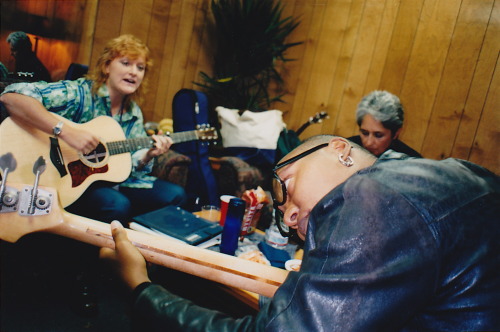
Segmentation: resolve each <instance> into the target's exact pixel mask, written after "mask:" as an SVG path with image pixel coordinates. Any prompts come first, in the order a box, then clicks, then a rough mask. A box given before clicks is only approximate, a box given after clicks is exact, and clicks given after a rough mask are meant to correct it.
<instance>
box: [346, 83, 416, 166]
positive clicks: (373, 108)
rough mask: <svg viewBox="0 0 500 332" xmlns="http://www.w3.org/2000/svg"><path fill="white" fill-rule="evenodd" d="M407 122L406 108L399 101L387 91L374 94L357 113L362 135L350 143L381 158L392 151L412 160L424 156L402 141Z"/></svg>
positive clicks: (362, 101) (359, 107) (366, 98)
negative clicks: (400, 137) (401, 135)
mask: <svg viewBox="0 0 500 332" xmlns="http://www.w3.org/2000/svg"><path fill="white" fill-rule="evenodd" d="M403 121H404V109H403V105H401V102H400V100H399V98H398V97H397V96H395V95H393V94H392V93H389V92H387V91H373V92H371V93H370V94H368V95H366V96H365V97H363V99H361V102H360V103H359V105H358V108H357V110H356V122H357V123H358V126H359V132H360V135H358V136H353V137H350V138H349V140H351V141H353V142H355V143H357V144H359V145H362V146H363V147H364V148H365V149H367V150H368V151H370V152H371V153H373V154H374V155H375V156H377V157H378V156H380V155H381V154H382V153H384V152H385V151H387V150H389V149H391V150H394V151H397V152H402V153H405V154H407V155H409V156H411V157H422V156H421V155H420V154H419V153H418V152H417V151H415V150H413V149H412V148H410V147H409V146H408V145H406V144H404V143H403V142H401V141H400V140H399V139H398V137H399V134H400V132H401V129H402V126H403Z"/></svg>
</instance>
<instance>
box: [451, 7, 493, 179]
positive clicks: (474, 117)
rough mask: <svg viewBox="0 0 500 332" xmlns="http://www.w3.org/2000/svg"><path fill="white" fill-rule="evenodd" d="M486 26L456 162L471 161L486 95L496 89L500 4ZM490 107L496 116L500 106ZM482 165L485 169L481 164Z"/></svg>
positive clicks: (462, 122) (466, 107)
mask: <svg viewBox="0 0 500 332" xmlns="http://www.w3.org/2000/svg"><path fill="white" fill-rule="evenodd" d="M488 22H489V24H488V29H487V31H486V36H485V38H484V42H483V45H482V48H481V53H480V56H479V60H478V62H477V67H476V69H475V72H474V77H473V78H472V84H471V89H470V92H469V94H468V96H467V101H466V104H465V109H464V112H463V114H462V119H461V121H460V128H459V130H458V134H457V137H456V140H455V142H454V145H453V151H452V153H451V155H452V156H454V157H456V158H461V159H469V158H470V154H471V152H472V151H473V149H474V144H473V142H474V138H475V136H476V134H477V131H478V123H479V121H480V119H481V115H482V112H483V110H484V107H485V106H484V105H485V102H486V98H487V95H488V93H491V92H489V90H488V89H489V87H491V89H492V90H493V89H495V88H498V87H496V86H495V85H494V84H493V83H492V77H493V73H494V71H495V70H498V69H497V68H498V67H497V66H498V57H499V53H500V38H498V36H499V35H500V2H499V1H495V3H494V7H493V10H492V13H491V17H490V18H489V20H488ZM493 107H496V111H497V112H498V109H499V107H500V105H499V104H496V105H495V104H493ZM493 125H494V126H495V127H494V128H496V129H495V130H497V131H498V130H499V127H500V123H498V121H497V122H496V123H493ZM493 145H494V146H495V147H496V151H494V155H496V156H498V155H499V154H500V151H499V148H498V144H493ZM481 164H482V165H484V163H481ZM495 165H496V166H495ZM493 166H494V170H495V171H496V172H497V174H500V166H499V165H498V163H496V164H493Z"/></svg>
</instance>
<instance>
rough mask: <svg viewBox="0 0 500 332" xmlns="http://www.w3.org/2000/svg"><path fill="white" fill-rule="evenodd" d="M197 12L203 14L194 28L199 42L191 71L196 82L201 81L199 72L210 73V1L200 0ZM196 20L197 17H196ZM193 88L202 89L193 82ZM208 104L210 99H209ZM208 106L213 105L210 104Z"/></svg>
mask: <svg viewBox="0 0 500 332" xmlns="http://www.w3.org/2000/svg"><path fill="white" fill-rule="evenodd" d="M198 6H199V12H200V14H201V13H203V16H202V17H201V18H200V19H201V20H202V21H200V22H198V27H197V28H196V35H197V39H199V40H198V42H199V43H200V49H199V52H198V58H197V61H196V70H195V72H194V73H193V74H194V76H193V81H194V82H197V83H201V82H202V79H201V77H200V72H201V71H203V72H204V73H208V74H209V75H211V74H212V67H213V52H212V49H213V48H214V44H215V40H213V37H212V34H211V33H210V31H209V28H208V22H211V23H213V20H214V19H213V15H212V10H211V9H210V1H209V0H201V1H200V2H199V5H198ZM196 21H198V19H196ZM193 89H196V90H200V91H203V89H202V88H201V87H199V86H197V85H194V84H193ZM209 104H210V101H209ZM210 106H214V107H215V105H212V104H210V105H209V107H210Z"/></svg>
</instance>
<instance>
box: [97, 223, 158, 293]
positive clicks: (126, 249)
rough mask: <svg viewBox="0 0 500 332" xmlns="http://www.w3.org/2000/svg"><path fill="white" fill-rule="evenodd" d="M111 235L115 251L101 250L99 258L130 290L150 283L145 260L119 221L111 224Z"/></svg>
mask: <svg viewBox="0 0 500 332" xmlns="http://www.w3.org/2000/svg"><path fill="white" fill-rule="evenodd" d="M111 234H112V235H113V240H114V242H115V249H114V250H113V249H110V248H101V250H100V252H99V257H100V258H101V259H103V260H106V261H108V262H109V264H111V266H112V267H113V268H114V270H115V271H116V273H117V274H118V275H120V277H121V278H122V280H123V281H124V282H125V284H126V285H127V286H128V287H129V289H130V290H134V289H135V288H136V287H137V286H139V285H140V284H142V283H144V282H150V281H151V280H150V279H149V277H148V270H147V267H146V260H145V259H144V257H143V256H142V254H141V253H140V252H139V250H137V248H136V247H134V245H133V244H132V242H130V240H129V239H128V237H127V232H126V231H125V228H123V226H122V224H121V223H120V222H119V221H113V222H112V223H111Z"/></svg>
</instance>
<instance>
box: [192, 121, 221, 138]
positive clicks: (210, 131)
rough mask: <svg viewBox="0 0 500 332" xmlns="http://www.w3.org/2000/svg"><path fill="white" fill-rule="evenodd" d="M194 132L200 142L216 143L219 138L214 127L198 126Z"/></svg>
mask: <svg viewBox="0 0 500 332" xmlns="http://www.w3.org/2000/svg"><path fill="white" fill-rule="evenodd" d="M195 132H196V136H197V137H198V139H199V140H200V141H206V142H211V141H216V140H217V139H218V138H219V137H218V135H217V130H216V129H215V128H214V127H210V126H209V125H208V124H206V125H198V127H197V128H196V130H195Z"/></svg>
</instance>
